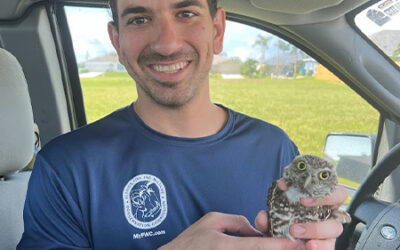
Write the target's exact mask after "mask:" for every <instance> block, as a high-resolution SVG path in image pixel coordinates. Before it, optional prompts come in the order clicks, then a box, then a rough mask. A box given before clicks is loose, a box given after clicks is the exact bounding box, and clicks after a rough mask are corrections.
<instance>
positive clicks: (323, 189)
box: [267, 155, 351, 239]
mask: <svg viewBox="0 0 400 250" xmlns="http://www.w3.org/2000/svg"><path fill="white" fill-rule="evenodd" d="M283 177H285V179H286V182H287V186H288V190H286V191H282V190H280V189H279V188H278V186H277V183H276V182H273V183H272V186H271V187H270V188H269V190H268V198H267V206H268V208H269V210H268V215H269V220H268V222H269V227H268V230H269V231H268V233H267V236H270V237H289V238H291V239H293V237H292V236H291V235H290V232H289V227H290V225H292V224H294V223H306V222H313V221H324V220H327V219H329V218H335V219H338V220H339V221H340V222H342V223H346V222H350V219H351V218H350V216H349V215H348V214H347V213H346V212H345V211H341V210H332V209H331V207H329V206H317V207H304V206H302V205H301V204H300V198H302V197H312V198H315V199H321V198H324V197H326V196H328V195H330V194H331V193H332V192H333V191H334V190H335V188H336V186H337V184H338V180H337V175H336V171H335V169H334V167H333V165H332V164H330V163H329V162H327V161H326V160H324V159H321V158H319V157H316V156H311V155H300V156H297V157H296V158H295V159H294V160H293V161H292V162H291V163H290V164H289V165H288V166H287V167H285V169H284V171H283Z"/></svg>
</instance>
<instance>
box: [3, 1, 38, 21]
mask: <svg viewBox="0 0 400 250" xmlns="http://www.w3.org/2000/svg"><path fill="white" fill-rule="evenodd" d="M39 1H40V0H1V8H0V20H7V19H15V18H18V17H20V16H21V15H22V14H23V13H24V12H25V10H26V9H27V8H28V7H29V6H30V5H31V4H33V3H35V2H39Z"/></svg>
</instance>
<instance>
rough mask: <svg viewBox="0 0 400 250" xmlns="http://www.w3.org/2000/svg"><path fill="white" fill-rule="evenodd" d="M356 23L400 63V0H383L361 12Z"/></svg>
mask: <svg viewBox="0 0 400 250" xmlns="http://www.w3.org/2000/svg"><path fill="white" fill-rule="evenodd" d="M355 22H356V25H357V26H358V27H359V28H360V30H361V31H362V32H363V33H364V34H365V35H366V36H368V37H369V39H370V40H371V41H372V42H373V43H375V44H376V45H377V46H378V47H379V48H380V49H381V50H382V51H383V52H384V53H385V54H386V55H388V56H389V57H390V58H391V59H392V60H393V61H395V62H396V63H397V64H398V65H400V0H382V1H379V2H377V3H375V4H373V5H372V6H370V7H369V8H367V9H365V10H363V11H362V12H360V13H359V14H358V15H357V16H356V18H355Z"/></svg>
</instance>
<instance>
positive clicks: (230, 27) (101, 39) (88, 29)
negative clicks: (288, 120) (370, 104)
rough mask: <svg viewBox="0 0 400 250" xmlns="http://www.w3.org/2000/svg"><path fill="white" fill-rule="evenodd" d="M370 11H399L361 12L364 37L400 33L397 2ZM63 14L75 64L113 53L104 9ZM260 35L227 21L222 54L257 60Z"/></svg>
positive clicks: (108, 17)
mask: <svg viewBox="0 0 400 250" xmlns="http://www.w3.org/2000/svg"><path fill="white" fill-rule="evenodd" d="M382 3H383V5H382ZM372 8H373V9H375V10H377V11H381V12H382V13H384V11H387V9H389V8H391V9H393V8H395V10H396V9H397V10H398V11H397V12H396V11H391V12H387V13H390V14H391V16H390V19H391V21H389V22H386V23H385V24H384V25H382V26H379V25H377V24H376V23H375V22H373V21H371V20H370V19H369V18H367V16H366V12H364V13H363V12H362V13H360V14H359V15H358V16H357V18H356V23H357V25H358V26H359V27H360V29H361V30H362V31H363V32H364V33H366V35H372V34H374V33H376V32H379V31H380V30H382V29H396V30H400V0H384V1H381V2H379V3H377V4H375V5H373V6H372ZM66 13H67V18H68V24H69V27H70V30H71V34H72V40H73V44H74V49H75V54H76V57H77V61H78V63H82V62H84V61H86V60H87V59H91V58H95V57H99V56H103V55H106V54H109V53H113V52H114V49H113V47H112V45H111V43H110V41H109V38H108V34H107V23H108V22H109V21H110V20H111V13H110V12H109V10H107V9H104V8H83V7H66ZM244 34H245V36H244ZM259 34H263V35H264V36H265V35H270V34H269V33H266V32H264V31H262V30H259V29H256V28H251V27H249V26H246V25H242V24H240V23H235V22H230V21H227V25H226V33H225V41H224V51H223V53H224V55H226V56H228V57H239V58H240V59H241V60H242V61H245V60H247V59H248V58H253V59H258V58H257V57H259V56H260V53H259V52H258V51H257V49H256V48H254V47H253V44H254V42H255V41H256V40H257V36H258V35H259ZM270 36H272V35H270ZM277 39H278V38H277V37H274V38H273V40H272V41H271V42H270V44H271V45H270V47H271V48H272V47H273V43H274V40H277ZM273 53H274V52H273V51H272V52H271V53H267V54H268V55H273ZM266 59H268V58H266Z"/></svg>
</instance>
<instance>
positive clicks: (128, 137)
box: [18, 106, 298, 249]
mask: <svg viewBox="0 0 400 250" xmlns="http://www.w3.org/2000/svg"><path fill="white" fill-rule="evenodd" d="M227 111H228V113H229V119H228V122H227V124H226V126H225V127H224V128H223V129H222V130H221V131H220V132H219V133H217V134H215V135H212V136H208V137H203V138H196V139H188V138H177V137H172V136H168V135H164V134H161V133H158V132H157V131H154V130H152V129H151V128H149V127H148V126H146V125H145V124H144V123H143V122H142V121H141V120H140V118H139V117H138V116H137V115H136V113H135V112H134V111H133V108H132V106H128V107H126V108H123V109H121V110H118V111H116V112H114V113H112V114H110V115H109V116H107V117H105V118H103V119H101V120H99V121H97V122H95V123H92V124H90V125H87V126H85V127H82V128H80V129H78V130H75V131H73V132H70V133H68V134H66V135H62V136H60V137H58V138H56V139H54V140H53V141H52V142H50V143H48V145H46V146H45V147H44V148H43V150H41V152H40V153H39V154H38V156H37V158H36V163H35V167H34V169H33V172H32V176H31V179H30V182H29V186H28V193H27V198H26V202H25V209H24V221H25V232H24V234H23V237H22V240H21V242H20V244H19V246H18V249H50V248H51V249H53V248H54V249H55V248H57V249H64V248H65V249H90V248H93V249H156V248H157V247H159V246H161V245H163V244H166V243H167V242H169V241H171V240H172V239H174V238H175V237H176V236H178V234H180V233H181V232H182V231H183V230H185V229H186V228H187V227H189V226H190V225H191V224H193V223H194V222H195V221H197V220H198V219H199V218H200V217H202V216H203V215H204V214H206V213H207V212H211V211H216V212H223V213H230V214H240V215H244V216H246V217H247V218H248V220H249V221H250V222H253V221H254V218H255V217H256V215H257V213H258V212H259V211H260V210H263V209H265V208H266V195H267V189H268V187H269V186H270V185H271V183H272V181H273V180H275V179H278V178H280V177H281V174H282V169H283V167H285V166H286V165H288V164H289V162H290V161H291V160H292V159H293V158H294V157H295V156H296V155H297V154H298V151H297V148H296V146H295V145H294V144H293V142H292V141H291V140H290V139H289V138H288V136H287V135H286V134H285V133H284V132H283V131H282V130H281V129H279V128H277V127H275V126H273V125H271V124H268V123H265V122H263V121H260V120H257V119H253V118H250V117H247V116H245V115H243V114H240V113H237V112H234V111H232V110H229V109H227Z"/></svg>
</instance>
